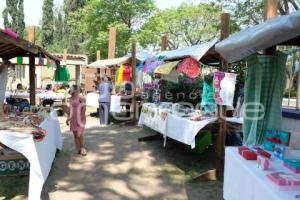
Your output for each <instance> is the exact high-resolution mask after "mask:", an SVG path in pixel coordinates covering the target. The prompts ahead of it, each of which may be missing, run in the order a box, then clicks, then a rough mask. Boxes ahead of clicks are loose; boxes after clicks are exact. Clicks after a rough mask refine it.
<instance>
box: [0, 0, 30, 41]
mask: <svg viewBox="0 0 300 200" xmlns="http://www.w3.org/2000/svg"><path fill="white" fill-rule="evenodd" d="M2 14H3V20H4V27H5V28H11V29H12V30H13V31H15V32H17V33H18V34H19V35H20V36H21V37H24V30H25V22H24V0H6V8H5V9H4V10H3V13H2ZM9 18H10V19H11V20H9Z"/></svg>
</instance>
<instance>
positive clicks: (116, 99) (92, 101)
mask: <svg viewBox="0 0 300 200" xmlns="http://www.w3.org/2000/svg"><path fill="white" fill-rule="evenodd" d="M121 98H122V97H121V96H118V95H111V102H110V112H115V113H120V112H121ZM86 105H87V106H91V107H94V108H99V94H98V93H96V92H90V93H88V94H87V95H86Z"/></svg>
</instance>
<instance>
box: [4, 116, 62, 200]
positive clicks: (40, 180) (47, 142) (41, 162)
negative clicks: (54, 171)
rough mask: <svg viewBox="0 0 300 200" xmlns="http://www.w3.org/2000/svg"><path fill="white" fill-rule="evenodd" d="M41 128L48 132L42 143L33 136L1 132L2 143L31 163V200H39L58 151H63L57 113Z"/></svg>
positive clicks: (44, 122)
mask: <svg viewBox="0 0 300 200" xmlns="http://www.w3.org/2000/svg"><path fill="white" fill-rule="evenodd" d="M40 127H41V128H42V129H44V130H46V131H47V135H46V136H45V138H44V140H42V141H41V142H35V141H34V139H33V136H32V134H30V133H18V132H10V131H5V130H2V131H0V142H1V143H3V144H4V145H5V146H7V147H9V148H11V149H13V150H15V151H17V152H20V153H21V154H23V155H24V156H25V157H26V158H27V159H28V161H29V162H30V177H29V192H28V199H29V200H39V199H40V196H41V192H42V189H43V185H44V183H45V181H46V179H47V177H48V175H49V172H50V170H51V166H52V163H53V161H54V158H55V154H56V151H57V149H59V150H61V149H62V143H63V142H62V137H61V130H60V125H59V121H58V118H57V114H56V113H55V112H52V113H50V115H49V117H48V118H47V119H45V120H44V121H43V122H42V123H41V124H40Z"/></svg>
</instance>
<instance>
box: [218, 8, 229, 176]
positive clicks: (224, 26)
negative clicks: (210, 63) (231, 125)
mask: <svg viewBox="0 0 300 200" xmlns="http://www.w3.org/2000/svg"><path fill="white" fill-rule="evenodd" d="M229 23H230V15H229V14H228V13H223V14H222V15H221V40H223V39H225V38H227V37H228V36H229V33H230V26H229ZM227 67H228V63H227V62H226V61H225V59H223V58H222V59H221V65H220V71H224V72H226V71H227ZM225 116H226V106H218V117H219V119H218V122H219V128H218V135H217V149H216V153H217V157H216V165H217V177H218V178H219V179H222V178H223V174H224V157H225V138H226V121H225V119H224V117H225Z"/></svg>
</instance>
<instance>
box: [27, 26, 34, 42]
mask: <svg viewBox="0 0 300 200" xmlns="http://www.w3.org/2000/svg"><path fill="white" fill-rule="evenodd" d="M28 41H29V42H31V43H33V44H34V43H35V27H34V26H29V27H28Z"/></svg>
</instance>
